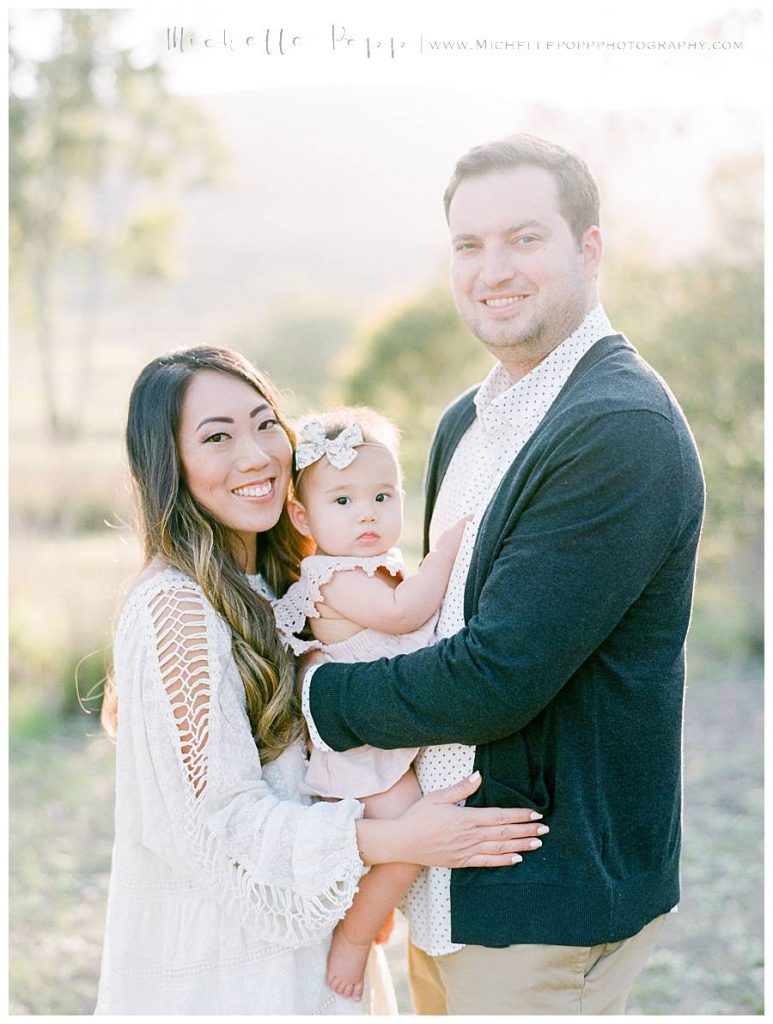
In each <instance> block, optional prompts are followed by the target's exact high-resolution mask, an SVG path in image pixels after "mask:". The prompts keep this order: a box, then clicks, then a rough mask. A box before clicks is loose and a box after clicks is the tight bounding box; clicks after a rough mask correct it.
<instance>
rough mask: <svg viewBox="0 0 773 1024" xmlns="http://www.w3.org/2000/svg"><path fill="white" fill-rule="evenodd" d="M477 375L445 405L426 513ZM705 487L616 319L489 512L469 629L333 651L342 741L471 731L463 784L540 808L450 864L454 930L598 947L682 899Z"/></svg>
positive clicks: (325, 690) (327, 677) (324, 700)
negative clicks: (684, 737)
mask: <svg viewBox="0 0 773 1024" xmlns="http://www.w3.org/2000/svg"><path fill="white" fill-rule="evenodd" d="M473 394H474V392H468V393H467V394H465V395H463V396H462V397H461V398H459V399H458V400H457V401H456V402H455V403H454V404H453V405H452V406H451V407H450V408H449V409H448V410H447V411H446V413H445V414H444V416H443V418H442V420H441V422H440V425H439V427H438V431H437V434H436V436H435V439H434V442H433V446H432V452H431V455H430V462H429V468H428V474H427V523H428V522H429V518H430V516H431V514H432V508H433V505H434V501H435V498H436V496H437V492H438V489H439V487H440V483H441V481H442V478H443V475H444V473H445V470H446V468H447V466H448V463H449V460H450V458H451V455H452V453H453V450H454V448H455V447H456V444H457V443H458V440H459V438H460V437H461V436H462V434H463V433H464V431H465V430H466V429H467V427H468V426H469V424H470V423H471V422H472V420H473V419H474V416H475V406H474V403H473ZM703 504H704V489H703V477H702V473H701V468H700V463H699V460H698V454H697V451H696V448H695V443H694V441H693V438H692V435H691V434H690V430H689V428H688V426H687V423H686V422H685V419H684V416H683V415H682V412H681V410H680V409H679V407H678V405H677V403H676V401H675V399H674V397H673V396H672V394H671V393H670V391H669V390H668V388H667V387H666V385H665V384H664V383H663V381H662V380H661V379H660V378H659V377H658V376H657V374H655V373H654V372H653V371H652V370H651V369H650V368H649V367H648V366H647V364H646V363H645V362H644V361H643V360H642V359H641V358H640V357H639V356H638V354H637V353H636V351H635V349H634V348H633V347H632V346H631V345H630V344H629V343H628V342H627V341H626V340H625V338H623V337H622V336H621V335H614V336H610V337H607V338H603V339H602V340H600V341H598V342H597V343H596V344H595V345H594V346H593V347H592V348H591V349H590V350H589V351H588V352H587V353H586V355H585V356H583V358H582V359H581V360H580V362H579V363H578V364H577V366H576V367H575V369H574V371H573V373H572V374H571V376H570V378H569V380H568V381H567V383H566V384H565V385H564V387H563V389H562V390H561V392H560V394H559V395H558V397H557V398H556V400H555V401H554V403H553V405H552V406H551V408H550V410H549V411H548V413H547V414H546V416H545V417H544V419H543V420H542V422H541V423H540V425H539V426H538V428H537V430H536V431H535V432H534V434H533V435H532V437H531V438H530V439H529V441H528V442H527V443H526V445H525V446H524V447H523V449H522V450H521V452H520V453H519V454H518V456H517V458H516V459H515V460H514V462H513V464H512V465H511V467H510V468H509V470H508V471H507V473H506V474H505V477H504V479H503V480H502V483H501V484H500V486H499V488H498V489H497V491H496V493H495V494H494V497H493V498H492V500H491V503H490V504H489V506H488V509H487V510H486V513H485V516H484V518H483V521H482V523H481V526H480V530H479V533H478V537H477V541H476V544H475V549H474V551H473V555H472V563H471V565H470V570H469V575H468V578H467V583H466V590H465V607H464V612H465V622H466V625H465V628H464V629H462V630H461V631H460V632H459V633H457V634H456V635H455V636H453V637H450V638H448V639H446V640H443V641H441V642H440V643H438V644H437V645H435V646H434V647H431V648H427V649H426V650H421V651H417V652H415V653H413V654H408V655H403V656H400V657H398V658H393V659H391V660H387V659H382V660H380V661H376V662H371V663H368V664H357V665H340V664H330V665H323V666H321V667H320V668H318V669H317V672H316V673H315V676H314V680H313V683H312V687H311V711H312V715H313V717H314V721H315V723H316V725H317V728H318V729H319V731H320V734H321V735H322V737H323V738H324V739H325V741H326V742H327V743H329V744H330V746H331V747H333V748H334V749H336V750H346V749H349V748H351V747H354V746H358V745H360V744H362V743H370V744H372V745H373V746H376V747H382V748H387V749H391V748H393V747H408V746H424V745H429V744H436V743H452V742H457V743H466V744H474V745H476V747H477V751H476V756H475V767H476V768H477V769H479V770H480V771H481V772H482V774H483V784H482V786H481V788H480V789H479V791H478V792H477V793H476V794H475V796H474V797H473V798H472V799H471V800H470V801H468V803H470V804H474V805H481V806H505V807H520V806H524V807H535V808H537V809H538V810H540V811H542V812H543V814H544V816H545V821H546V822H547V823H548V824H549V825H550V829H551V831H550V834H549V835H548V836H547V837H546V839H545V842H544V844H543V846H542V848H541V849H540V850H539V851H536V852H534V853H529V854H526V855H525V857H524V860H523V863H522V864H519V865H515V866H513V867H512V868H465V869H460V870H457V871H454V872H453V873H452V882H451V913H452V938H453V940H454V941H455V942H463V943H475V944H478V945H484V946H505V945H510V944H511V943H521V942H524V943H527V942H529V943H553V944H559V945H580V946H584V945H596V944H599V943H604V942H614V941H618V940H620V939H623V938H626V937H627V936H630V935H633V934H635V933H636V932H637V931H639V930H640V929H641V928H642V927H644V925H645V924H647V922H648V921H650V920H652V919H653V918H654V917H656V916H658V915H659V914H662V913H664V912H666V911H668V910H669V909H670V908H671V907H673V906H674V904H675V903H676V902H677V901H678V898H679V848H680V838H681V828H680V818H681V733H682V704H683V690H684V640H685V634H686V632H687V626H688V623H689V617H690V608H691V601H692V590H693V580H694V574H695V559H696V549H697V544H698V537H699V533H700V526H701V521H702V515H703Z"/></svg>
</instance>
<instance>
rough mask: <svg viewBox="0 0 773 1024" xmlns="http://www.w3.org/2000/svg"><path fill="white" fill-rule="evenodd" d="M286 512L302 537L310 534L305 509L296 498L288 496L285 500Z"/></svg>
mask: <svg viewBox="0 0 773 1024" xmlns="http://www.w3.org/2000/svg"><path fill="white" fill-rule="evenodd" d="M287 514H288V516H289V517H290V522H291V523H292V524H293V526H294V527H295V529H296V530H297V531H298V533H302V534H303V536H304V537H310V536H311V530H310V529H309V517H308V516H307V515H306V509H305V508H304V507H303V505H301V503H300V502H299V501H298V499H297V498H290V500H289V501H288V502H287Z"/></svg>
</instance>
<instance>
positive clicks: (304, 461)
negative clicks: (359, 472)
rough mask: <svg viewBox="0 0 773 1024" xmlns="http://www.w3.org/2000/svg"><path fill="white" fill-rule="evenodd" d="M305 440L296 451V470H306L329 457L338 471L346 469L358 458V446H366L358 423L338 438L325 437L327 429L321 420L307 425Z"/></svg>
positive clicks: (329, 460)
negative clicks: (319, 460) (324, 456)
mask: <svg viewBox="0 0 773 1024" xmlns="http://www.w3.org/2000/svg"><path fill="white" fill-rule="evenodd" d="M301 437H302V438H303V439H304V440H303V442H302V443H301V444H299V445H298V447H297V449H296V451H295V468H296V469H305V468H306V466H310V465H311V464H312V463H313V462H316V461H317V460H318V459H321V458H322V456H323V455H327V459H328V462H329V463H330V465H331V466H335V468H336V469H345V468H346V467H347V466H348V465H349V463H350V462H353V461H354V460H355V459H356V458H357V452H356V451H355V450H354V449H355V446H356V445H358V444H364V443H365V442H364V440H363V437H362V431H361V430H360V428H359V427H358V426H357V424H356V423H352V424H351V425H350V426H348V427H347V428H346V430H342V431H341V433H340V434H339V435H338V437H334V438H332V439H331V438H329V437H325V429H324V427H323V426H322V424H321V423H320V422H319V420H312V421H311V423H307V424H306V426H305V427H304V428H303V430H302V431H301Z"/></svg>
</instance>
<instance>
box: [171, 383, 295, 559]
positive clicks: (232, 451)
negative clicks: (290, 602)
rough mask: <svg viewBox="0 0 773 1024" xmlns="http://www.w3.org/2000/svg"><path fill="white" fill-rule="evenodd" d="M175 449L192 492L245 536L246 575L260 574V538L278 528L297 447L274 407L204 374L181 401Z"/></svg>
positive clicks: (242, 387) (245, 388)
mask: <svg viewBox="0 0 773 1024" xmlns="http://www.w3.org/2000/svg"><path fill="white" fill-rule="evenodd" d="M177 448H178V452H179V455H180V461H181V463H182V468H183V475H184V477H185V481H186V483H187V485H188V489H189V490H190V492H191V494H192V495H193V497H194V498H196V500H197V501H198V502H199V503H200V504H201V505H203V506H204V508H206V509H207V510H208V511H209V512H211V513H212V515H213V516H215V517H216V518H217V519H219V520H220V522H222V523H224V524H225V525H226V526H229V527H230V528H231V529H232V530H233V531H234V533H235V534H236V535H237V536H238V537H239V538H240V539H241V541H242V542H243V543H244V546H245V548H246V560H245V564H244V568H245V571H246V572H254V571H255V559H256V552H257V538H256V534H258V533H263V532H265V531H266V530H270V529H271V527H272V526H275V525H276V523H277V522H278V520H279V516H280V515H281V513H282V508H283V506H284V503H285V498H286V497H287V488H288V485H289V483H290V464H291V461H292V446H291V444H290V439H289V438H288V436H287V434H286V433H285V431H284V429H283V428H282V427H281V425H280V424H279V422H278V420H277V419H276V417H275V415H274V410H273V408H272V407H271V405H269V403H268V402H267V401H266V399H265V398H264V397H263V396H262V395H261V394H260V392H258V391H256V390H255V389H254V388H253V387H252V386H251V385H249V384H247V383H245V382H244V381H242V380H239V378H238V377H232V376H231V375H230V374H227V373H219V372H218V371H216V370H198V371H197V372H196V373H194V375H193V377H192V378H191V381H190V384H189V385H188V390H187V391H186V394H185V398H184V399H183V406H182V415H181V419H180V428H179V431H178V436H177ZM235 550H236V551H237V553H241V545H237V547H236V548H235Z"/></svg>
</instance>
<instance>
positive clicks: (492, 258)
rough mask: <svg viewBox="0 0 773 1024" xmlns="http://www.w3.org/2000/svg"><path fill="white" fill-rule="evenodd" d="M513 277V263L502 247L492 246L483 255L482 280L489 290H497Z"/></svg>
mask: <svg viewBox="0 0 773 1024" xmlns="http://www.w3.org/2000/svg"><path fill="white" fill-rule="evenodd" d="M512 276H513V266H512V261H511V258H510V256H509V254H508V253H507V252H505V250H504V249H503V248H502V247H501V246H492V247H490V248H488V249H486V251H485V252H484V254H483V262H482V264H481V268H480V280H481V282H482V283H483V284H484V285H486V287H487V288H496V287H497V286H498V285H501V284H504V282H505V281H509V280H510V278H511V277H512Z"/></svg>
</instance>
